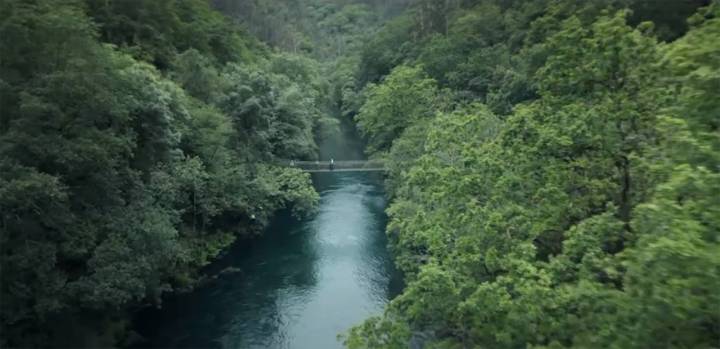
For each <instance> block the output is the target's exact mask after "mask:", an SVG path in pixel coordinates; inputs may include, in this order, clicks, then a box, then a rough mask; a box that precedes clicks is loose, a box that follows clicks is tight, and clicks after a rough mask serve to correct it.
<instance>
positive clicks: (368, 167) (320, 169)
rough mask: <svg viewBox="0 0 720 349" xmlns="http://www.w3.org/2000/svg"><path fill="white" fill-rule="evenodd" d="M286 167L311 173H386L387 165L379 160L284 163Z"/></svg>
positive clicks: (290, 161) (291, 161) (289, 161)
mask: <svg viewBox="0 0 720 349" xmlns="http://www.w3.org/2000/svg"><path fill="white" fill-rule="evenodd" d="M284 163H285V164H286V166H289V167H294V168H299V169H301V170H303V171H305V172H309V173H325V172H381V171H385V164H384V163H383V162H382V161H378V160H350V161H335V162H333V163H332V164H330V161H294V160H288V161H284Z"/></svg>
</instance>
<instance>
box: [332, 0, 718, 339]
mask: <svg viewBox="0 0 720 349" xmlns="http://www.w3.org/2000/svg"><path fill="white" fill-rule="evenodd" d="M600 3H602V2H598V4H594V3H593V4H589V5H588V6H584V7H579V8H578V7H575V6H573V5H571V4H570V2H555V4H554V5H553V6H554V7H553V8H552V9H551V10H550V11H549V12H548V13H546V14H545V15H544V16H540V17H536V19H535V20H534V22H532V21H531V22H532V24H522V25H521V26H522V27H525V28H530V29H529V30H531V32H530V33H529V34H528V36H526V38H525V39H524V40H523V41H524V44H522V46H523V47H521V48H520V49H519V50H518V51H515V50H516V48H512V45H511V46H508V45H506V44H498V45H493V44H488V45H485V44H482V43H479V44H476V45H481V46H484V47H485V48H484V50H485V51H484V53H481V55H484V56H485V57H493V56H494V57H495V58H492V59H491V60H490V61H492V62H502V61H503V59H498V57H503V56H505V57H507V56H506V55H507V54H508V53H510V54H513V55H515V56H514V57H513V58H512V60H519V61H521V62H522V63H521V64H522V65H524V67H523V66H521V69H523V70H524V73H525V74H529V75H526V76H523V77H521V80H519V81H520V82H521V83H522V84H525V87H522V88H520V89H515V88H514V87H511V86H512V85H514V84H516V83H515V82H511V83H510V84H509V85H503V84H504V83H503V84H500V85H496V83H495V82H492V80H493V78H492V77H496V76H498V75H497V74H498V72H499V71H500V70H497V69H496V70H493V69H490V70H487V71H484V72H483V71H482V70H477V71H473V69H472V68H471V67H470V66H468V65H467V64H470V63H464V62H474V61H477V62H482V63H480V64H479V65H478V67H482V66H485V65H486V64H485V63H484V62H486V61H484V60H483V59H479V58H478V56H475V54H476V53H475V52H477V51H475V50H474V49H473V48H472V46H473V45H472V44H469V45H468V48H463V44H464V42H463V41H462V40H460V38H463V37H466V38H468V39H469V40H473V36H472V35H470V34H469V32H472V31H474V30H478V29H476V28H475V27H473V26H465V23H472V22H473V21H476V20H477V21H479V23H483V24H481V25H480V28H481V29H479V30H487V31H490V33H489V34H488V33H485V34H483V35H480V36H478V37H479V38H481V40H500V41H503V38H505V40H508V37H509V36H510V35H516V33H515V32H503V30H502V28H503V27H504V26H511V25H516V23H515V24H513V22H505V23H504V24H497V23H498V21H500V19H499V18H501V17H502V16H501V15H500V14H502V13H505V14H506V16H507V15H509V14H515V13H517V12H515V11H528V12H527V13H533V12H534V11H535V9H532V8H530V6H531V5H527V6H525V7H521V6H515V7H513V6H508V7H503V6H494V5H490V4H489V2H488V3H486V4H484V5H482V6H479V7H477V9H483V10H482V11H483V12H481V13H478V14H473V13H470V14H463V15H460V16H459V17H458V19H457V20H456V21H451V22H450V28H457V29H451V30H450V31H449V32H448V34H447V35H435V36H431V37H430V38H429V39H428V40H426V41H425V42H424V43H422V47H423V50H422V51H421V52H423V53H422V54H421V55H420V56H419V58H418V59H419V60H421V61H423V62H425V63H426V64H428V66H429V65H430V64H431V62H437V64H432V66H429V68H428V69H427V70H428V72H430V73H431V74H432V76H435V77H437V78H438V79H439V80H438V81H439V82H440V84H441V85H444V86H450V87H451V88H452V89H453V90H455V91H461V90H462V89H464V88H465V86H468V85H465V83H458V82H460V81H468V80H472V78H461V79H459V80H456V81H458V82H454V80H453V79H454V77H456V76H460V75H456V74H466V73H467V74H470V76H473V75H474V76H476V77H482V76H485V77H488V78H484V79H485V80H479V81H480V84H479V85H478V86H480V87H481V88H483V89H478V90H474V91H477V93H478V94H477V95H476V96H475V97H472V96H471V97H470V98H469V99H471V100H472V99H476V98H477V99H480V100H481V101H483V100H484V101H488V102H492V103H490V104H491V107H488V106H485V105H483V104H474V103H470V104H463V103H461V104H459V105H458V106H457V107H456V108H455V109H456V110H455V111H454V112H442V111H441V110H440V109H441V107H439V106H438V105H430V106H427V107H426V108H427V110H428V112H427V114H426V115H427V116H426V117H423V118H418V117H413V115H415V114H416V113H415V111H414V109H412V107H410V106H409V104H407V105H405V109H400V110H402V111H405V112H404V113H403V112H402V111H401V112H399V113H395V114H393V113H392V112H390V110H391V109H387V110H383V111H382V112H379V113H377V114H375V115H382V117H380V116H376V117H375V118H374V119H370V118H368V117H367V116H366V115H365V114H364V111H365V110H376V109H377V108H376V107H375V104H376V103H377V100H378V97H377V92H376V91H379V90H380V88H382V87H384V88H386V89H387V90H388V91H402V93H407V92H406V90H408V89H409V88H410V86H415V84H420V83H422V82H423V81H426V79H427V78H426V77H425V76H424V75H423V74H422V73H421V72H420V73H418V72H416V73H415V74H414V76H408V78H407V82H406V83H404V84H403V85H402V86H406V87H405V88H395V89H394V90H392V89H391V88H390V87H391V86H397V85H394V84H393V80H392V78H393V76H394V75H395V74H396V73H395V72H393V73H392V74H390V75H389V76H388V77H387V78H386V79H385V81H384V82H383V83H381V84H380V85H378V87H375V86H373V85H371V86H370V87H369V88H368V91H369V92H368V97H367V99H366V100H365V104H364V105H363V106H362V107H361V109H360V110H361V113H360V114H359V115H358V121H359V124H360V127H361V128H363V129H364V130H366V132H367V130H370V132H369V139H370V140H371V144H370V145H371V146H372V145H373V143H372V141H373V137H383V138H382V139H383V140H384V142H385V143H384V144H390V146H385V148H384V149H380V150H387V149H389V157H390V158H392V159H393V160H394V161H397V166H391V167H390V178H389V183H390V184H391V186H390V190H391V194H392V195H393V196H394V197H395V200H394V202H393V203H392V204H391V206H390V208H389V209H388V213H389V216H390V223H389V225H388V234H389V235H390V237H391V240H392V247H393V250H394V252H395V254H396V258H397V264H398V266H399V267H400V268H401V269H402V270H403V271H404V272H405V274H406V281H407V287H406V289H405V291H404V292H403V294H401V295H400V296H399V297H398V298H396V299H395V300H393V301H392V302H391V304H390V305H389V306H388V307H387V308H386V311H385V314H384V315H382V316H381V317H377V318H372V319H369V320H367V321H366V322H365V323H364V324H361V325H359V326H357V327H355V328H354V329H352V330H351V331H350V333H349V336H348V338H346V341H345V343H346V345H348V346H349V347H350V348H399V347H406V346H408V345H409V346H417V347H427V348H466V347H488V348H517V347H536V348H562V347H581V348H596V347H619V348H636V347H672V348H675V347H677V348H685V347H713V346H714V345H715V344H716V343H717V342H718V341H719V340H720V332H718V324H720V318H719V317H718V312H717V309H720V298H718V297H717V295H716V293H717V292H714V291H713V290H716V289H718V287H720V278H719V277H718V275H720V272H719V270H720V260H719V259H718V257H717V256H718V255H720V240H719V237H718V231H720V229H718V228H719V227H718V220H717V217H719V216H720V211H719V210H720V201H719V200H718V199H717V198H718V197H720V195H718V194H719V193H718V184H719V182H718V179H719V177H718V169H717V166H716V165H717V161H718V158H717V156H718V154H719V152H718V150H720V149H718V144H719V142H718V138H717V125H716V123H715V120H717V114H718V110H717V103H716V101H717V100H719V98H718V97H719V96H718V91H720V89H717V88H715V87H716V86H717V74H716V72H717V66H716V65H717V64H716V63H717V60H716V59H710V57H713V55H714V53H715V52H716V51H717V49H718V46H717V40H718V38H719V37H720V33H719V32H717V30H716V29H717V20H716V16H717V7H710V8H708V9H705V10H702V11H701V14H700V15H697V16H696V17H694V18H693V20H692V23H693V27H692V29H691V30H690V31H689V32H688V33H687V34H686V35H685V36H684V37H682V38H680V39H678V40H677V41H676V42H674V43H672V44H669V45H663V44H659V43H658V42H657V40H656V39H655V38H653V37H652V36H651V35H652V32H651V31H648V30H646V29H647V26H646V25H641V26H640V27H639V28H637V29H635V28H632V27H630V26H628V25H627V24H626V17H627V16H628V15H627V13H626V12H623V11H619V12H609V11H600V10H597V8H596V7H594V6H595V5H600ZM483 13H484V14H494V15H492V16H487V17H483V16H482V15H483ZM558 18H561V19H562V21H561V22H559V23H558V22H557V19H558ZM504 19H505V21H507V19H508V17H505V18H504ZM553 20H554V21H553ZM493 23H495V24H493ZM461 28H462V29H461ZM497 28H500V29H499V31H495V30H497ZM513 28H515V29H513V30H517V28H518V27H517V26H514V27H513ZM455 30H462V31H464V33H465V34H462V36H458V37H454V36H453V35H454V34H453V32H454V31H455ZM494 33H497V34H494ZM493 35H498V36H496V37H495V39H492V38H493V37H494V36H493ZM521 35H522V34H521ZM510 40H513V39H512V38H510ZM513 45H514V44H513ZM444 52H449V54H448V56H447V57H448V59H447V60H442V59H440V58H439V57H440V55H441V53H444ZM465 60H467V61H465ZM491 64H492V63H491ZM501 64H502V63H501ZM507 67H509V65H508V66H507ZM397 69H408V68H405V67H404V66H401V67H398V68H397ZM504 69H509V68H502V70H504ZM517 71H518V70H515V72H517ZM668 72H669V73H668ZM508 87H511V89H510V90H506V89H507V88H508ZM528 88H531V89H532V93H526V92H520V91H529V89H528ZM504 90H505V91H504ZM512 90H515V91H518V92H520V93H521V94H522V95H521V96H517V95H513V94H512V93H507V91H512ZM387 93H388V95H389V94H390V93H389V92H387ZM396 93H397V92H396ZM456 95H457V96H459V97H460V98H461V99H466V98H467V97H466V96H464V95H463V94H462V93H460V94H456ZM483 95H484V96H485V97H483ZM528 99H530V100H528ZM397 100H399V98H398V99H392V101H397ZM522 100H525V101H526V102H524V103H521V104H517V102H518V101H522ZM417 101H419V99H418V100H416V103H417ZM498 106H502V107H501V108H498ZM506 106H511V108H507V107H506ZM494 111H496V112H499V114H500V115H496V114H495V113H494ZM507 112H510V114H509V115H506V116H505V115H503V114H505V113H507ZM390 116H393V117H390ZM364 118H365V119H364ZM378 119H380V120H381V121H377V120H378ZM367 120H374V122H375V124H370V125H382V126H378V127H374V128H367V126H366V125H367ZM396 120H397V123H394V122H396ZM363 122H365V125H364V124H363ZM390 130H397V131H395V132H393V133H392V134H391V135H387V134H386V133H385V132H388V131H390ZM370 149H371V150H374V151H377V150H378V149H376V148H370Z"/></svg>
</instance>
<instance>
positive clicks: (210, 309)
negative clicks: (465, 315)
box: [137, 173, 400, 349]
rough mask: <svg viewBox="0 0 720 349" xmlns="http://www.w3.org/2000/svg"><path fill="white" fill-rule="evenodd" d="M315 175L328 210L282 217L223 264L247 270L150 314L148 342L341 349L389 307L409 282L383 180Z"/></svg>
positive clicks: (141, 326)
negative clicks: (388, 230) (355, 330)
mask: <svg viewBox="0 0 720 349" xmlns="http://www.w3.org/2000/svg"><path fill="white" fill-rule="evenodd" d="M314 176H315V177H314V178H313V179H314V182H315V185H316V188H317V189H318V191H319V192H320V193H321V203H320V209H319V212H318V213H317V214H316V215H315V216H314V217H312V218H310V219H308V220H305V221H297V220H294V219H292V218H290V217H289V216H286V215H285V216H281V217H278V218H277V219H276V221H275V222H274V223H273V224H272V225H271V226H270V227H269V229H268V230H267V232H266V234H265V235H264V236H263V237H261V238H259V239H258V240H256V241H253V242H252V243H250V244H249V245H248V244H247V242H245V243H243V244H242V245H243V246H237V247H236V248H234V249H233V250H231V251H230V252H229V253H228V254H227V256H225V257H224V258H222V259H221V260H220V261H218V262H217V263H216V264H215V265H214V266H213V268H217V269H218V270H221V269H223V268H226V267H236V268H239V269H241V272H240V273H237V274H230V275H226V276H223V277H221V278H220V279H219V280H218V281H217V282H214V283H212V284H210V285H208V286H206V287H204V288H201V289H199V290H197V291H195V292H193V293H192V294H188V295H183V296H179V297H176V298H173V299H170V300H168V301H166V303H165V304H164V307H163V309H162V310H160V311H156V310H153V311H145V312H143V313H142V314H140V316H139V317H138V320H137V328H138V331H139V332H141V334H142V335H144V336H145V337H146V338H148V339H149V342H148V343H146V346H147V347H156V348H157V347H167V348H170V347H172V348H181V347H182V348H312V349H323V348H337V347H341V343H339V342H338V341H337V339H336V336H337V335H338V334H339V333H343V332H344V331H346V330H347V329H348V328H349V327H351V326H353V325H355V324H358V323H359V322H361V321H362V320H363V319H365V318H367V317H368V316H371V315H374V314H379V312H380V311H381V310H382V308H383V306H384V305H385V304H386V303H387V302H388V299H390V298H391V297H392V296H394V295H395V294H396V293H397V292H398V291H399V288H400V278H399V277H398V275H397V272H396V271H395V269H394V268H393V265H392V261H391V257H390V256H389V254H388V252H387V248H386V244H387V241H386V239H385V234H384V233H383V231H384V228H385V223H386V218H385V215H384V213H383V210H384V208H385V200H384V197H383V193H382V189H381V188H382V187H381V184H382V178H380V177H378V176H377V175H373V174H364V173H363V174H353V173H328V174H317V175H314Z"/></svg>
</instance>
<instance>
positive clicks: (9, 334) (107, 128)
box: [0, 0, 720, 349]
mask: <svg viewBox="0 0 720 349" xmlns="http://www.w3.org/2000/svg"><path fill="white" fill-rule="evenodd" d="M350 122H354V123H355V124H356V125H357V129H358V130H359V132H360V134H361V135H362V137H363V138H364V141H365V143H366V144H365V146H366V149H365V150H366V154H367V155H368V157H369V158H370V159H376V160H378V161H383V163H384V164H385V165H386V167H387V168H386V170H387V172H386V174H385V179H384V180H385V182H384V183H385V191H386V195H387V197H388V199H389V206H388V209H387V214H388V217H389V222H388V225H387V228H386V231H387V236H388V239H389V246H388V248H389V249H390V251H391V252H392V254H393V256H394V259H395V264H396V265H397V267H398V268H399V269H400V270H401V271H402V273H403V275H404V279H405V280H404V281H405V288H404V290H403V291H402V293H401V294H400V295H399V296H397V297H396V298H395V299H393V300H392V301H391V302H390V303H389V304H388V305H387V307H386V308H385V310H384V312H383V313H382V314H378V315H377V316H374V317H371V318H368V319H367V320H366V321H364V322H362V323H358V324H357V326H355V327H354V328H352V329H351V330H350V331H349V332H347V333H341V334H340V335H341V343H342V344H344V345H345V346H347V347H349V348H368V349H369V348H386V349H395V348H428V349H429V348H437V349H439V348H445V349H460V348H718V347H720V2H718V1H717V0H588V1H575V0H532V1H529V0H389V1H382V0H152V1H150V0H62V1H60V0H0V347H1V348H48V347H54V348H80V347H86V348H110V347H128V346H132V345H133V344H134V339H133V331H132V329H131V327H132V326H131V318H132V317H133V316H134V314H137V313H138V312H139V311H141V310H142V309H145V308H147V307H162V303H163V302H162V300H163V297H166V296H168V295H171V294H176V293H183V292H192V290H193V289H197V288H198V287H201V286H202V285H204V284H205V283H206V281H207V280H208V279H212V278H213V275H210V274H209V273H208V272H207V268H205V267H206V266H208V265H210V264H211V263H212V262H213V261H214V260H215V259H216V258H218V257H219V256H221V255H222V254H223V253H224V252H225V251H227V250H228V249H229V247H230V246H231V245H233V244H235V246H238V245H242V244H246V243H248V242H249V241H253V239H254V238H256V237H258V236H259V235H261V234H262V233H263V231H264V229H265V228H266V227H267V226H268V225H269V224H270V222H271V220H272V219H273V217H275V215H276V214H277V213H278V212H281V211H285V210H288V211H291V212H292V214H293V215H294V216H296V217H299V218H301V217H308V216H312V215H314V214H316V208H317V206H318V201H319V199H320V195H319V194H318V193H317V192H316V188H314V187H313V182H312V181H311V176H310V174H308V173H304V172H303V171H301V170H300V169H296V168H289V167H287V166H283V165H281V164H282V163H284V162H286V160H288V159H295V160H305V161H316V160H325V161H327V160H328V159H327V158H325V157H327V153H324V152H323V151H321V149H320V147H319V144H321V143H323V141H324V140H327V139H332V138H333V137H338V135H341V134H342V132H341V131H340V129H341V125H347V124H348V123H350ZM325 151H327V150H325ZM348 160H355V159H348ZM291 347H292V346H291ZM319 349H322V348H319Z"/></svg>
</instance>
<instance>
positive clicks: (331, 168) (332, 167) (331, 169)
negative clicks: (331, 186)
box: [330, 158, 335, 171]
mask: <svg viewBox="0 0 720 349" xmlns="http://www.w3.org/2000/svg"><path fill="white" fill-rule="evenodd" d="M333 170H335V160H333V158H330V171H333Z"/></svg>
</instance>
